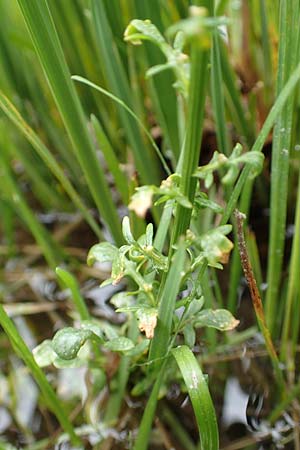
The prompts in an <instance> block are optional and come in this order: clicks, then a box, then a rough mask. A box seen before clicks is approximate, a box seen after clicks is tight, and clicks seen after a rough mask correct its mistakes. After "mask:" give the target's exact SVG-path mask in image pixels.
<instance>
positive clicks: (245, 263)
mask: <svg viewBox="0 0 300 450" xmlns="http://www.w3.org/2000/svg"><path fill="white" fill-rule="evenodd" d="M235 219H236V222H237V235H238V245H239V251H240V257H241V263H242V267H243V271H244V274H245V278H246V281H247V284H248V287H249V290H250V295H251V300H252V303H253V307H254V311H255V315H256V319H257V322H258V326H259V328H260V330H261V332H262V334H263V336H264V339H265V344H266V348H267V351H268V354H269V356H270V358H271V361H272V364H273V369H274V372H275V375H276V379H277V383H278V386H279V388H280V390H281V393H282V392H283V390H284V389H285V383H284V378H283V375H282V371H281V369H280V366H279V360H278V356H277V353H276V350H275V347H274V345H273V342H272V339H271V335H270V331H269V329H268V327H267V324H266V319H265V313H264V308H263V304H262V301H261V297H260V294H259V290H258V288H257V285H256V281H255V278H254V274H253V270H252V266H251V263H250V260H249V256H248V252H247V248H246V242H245V236H244V231H243V221H244V219H245V215H244V214H242V213H240V212H239V211H238V210H235Z"/></svg>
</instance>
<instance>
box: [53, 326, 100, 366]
mask: <svg viewBox="0 0 300 450" xmlns="http://www.w3.org/2000/svg"><path fill="white" fill-rule="evenodd" d="M91 336H92V332H91V331H90V330H82V329H76V328H72V327H67V328H63V329H62V330H59V331H58V332H57V333H56V334H55V336H54V338H53V340H52V345H53V350H54V351H55V353H56V354H57V355H58V356H59V357H60V358H61V359H66V360H69V359H74V358H76V356H77V353H78V352H79V350H80V349H81V347H82V346H83V345H84V344H85V343H86V341H87V339H89V338H91Z"/></svg>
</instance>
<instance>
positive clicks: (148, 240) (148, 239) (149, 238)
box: [145, 223, 153, 245]
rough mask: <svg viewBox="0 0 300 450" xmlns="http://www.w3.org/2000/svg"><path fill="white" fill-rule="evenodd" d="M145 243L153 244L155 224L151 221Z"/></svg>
mask: <svg viewBox="0 0 300 450" xmlns="http://www.w3.org/2000/svg"><path fill="white" fill-rule="evenodd" d="M145 245H153V225H152V223H149V224H148V225H147V228H146V239H145Z"/></svg>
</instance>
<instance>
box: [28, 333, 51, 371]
mask: <svg viewBox="0 0 300 450" xmlns="http://www.w3.org/2000/svg"><path fill="white" fill-rule="evenodd" d="M32 353H33V356H34V359H35V361H36V363H37V364H38V365H39V366H40V367H46V366H49V365H50V364H52V363H53V361H54V359H55V358H56V353H55V351H54V350H53V346H52V341H51V340H50V339H46V340H45V341H43V342H42V343H41V344H40V345H38V346H37V347H35V348H34V349H33V350H32Z"/></svg>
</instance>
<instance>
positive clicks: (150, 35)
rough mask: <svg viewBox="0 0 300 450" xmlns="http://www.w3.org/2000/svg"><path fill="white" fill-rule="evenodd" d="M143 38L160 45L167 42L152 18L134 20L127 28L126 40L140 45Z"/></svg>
mask: <svg viewBox="0 0 300 450" xmlns="http://www.w3.org/2000/svg"><path fill="white" fill-rule="evenodd" d="M142 39H143V40H144V39H145V40H148V41H151V42H153V43H154V44H157V45H158V46H161V45H164V44H166V41H165V39H164V38H163V36H162V35H161V34H160V32H159V31H158V29H157V28H156V26H155V25H153V23H151V21H150V20H148V19H146V20H138V19H135V20H132V21H131V22H130V24H129V25H128V27H127V28H126V30H125V33H124V40H125V41H127V42H131V43H132V44H134V45H140V44H141V43H142V42H141V40H142Z"/></svg>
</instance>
